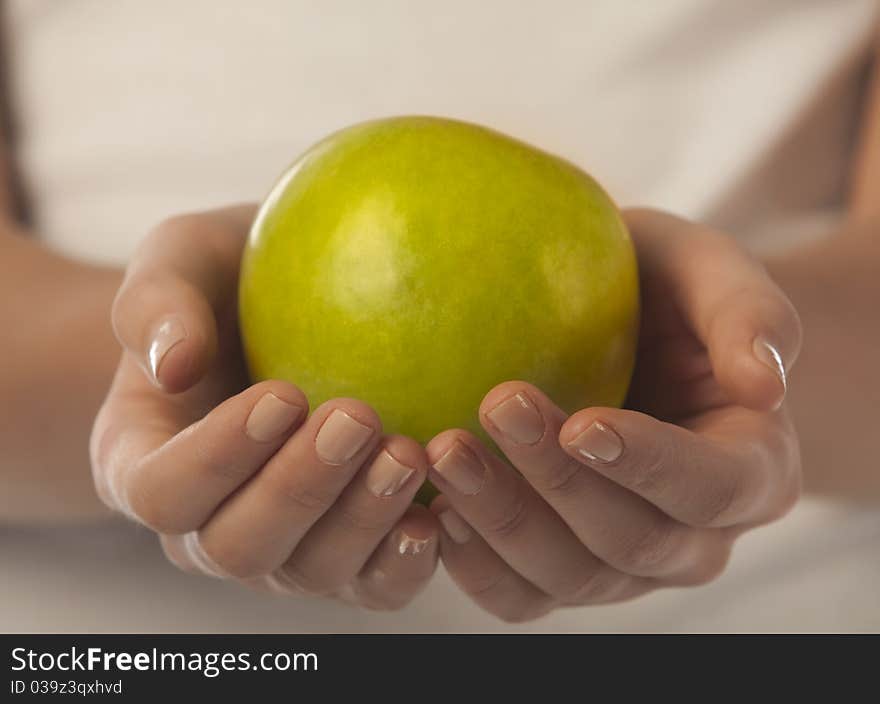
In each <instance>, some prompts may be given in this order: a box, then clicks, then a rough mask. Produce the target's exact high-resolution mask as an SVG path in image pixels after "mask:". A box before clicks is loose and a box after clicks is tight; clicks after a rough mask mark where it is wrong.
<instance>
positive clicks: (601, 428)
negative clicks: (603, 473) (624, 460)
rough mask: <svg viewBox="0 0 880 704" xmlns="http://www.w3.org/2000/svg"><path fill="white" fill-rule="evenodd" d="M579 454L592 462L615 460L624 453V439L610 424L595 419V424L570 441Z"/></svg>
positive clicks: (569, 444)
mask: <svg viewBox="0 0 880 704" xmlns="http://www.w3.org/2000/svg"><path fill="white" fill-rule="evenodd" d="M568 446H569V447H571V448H574V449H575V450H576V451H577V452H578V454H580V455H581V456H582V457H585V458H587V459H588V460H590V461H592V462H601V463H603V464H606V463H608V462H614V460H616V459H618V458H619V457H620V456H621V455H622V454H623V440H621V438H620V436H619V435H618V434H617V433H616V432H615V431H614V429H613V428H611V427H610V426H608V425H605V423H603V422H602V421H598V420H594V421H593V424H592V425H591V426H590V427H589V428H587V429H586V430H585V431H584V432H582V433H581V434H580V435H578V436H577V437H576V438H575V439H574V440H572V441H571V442H570V443H568Z"/></svg>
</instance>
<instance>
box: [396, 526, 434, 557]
mask: <svg viewBox="0 0 880 704" xmlns="http://www.w3.org/2000/svg"><path fill="white" fill-rule="evenodd" d="M430 542H431V539H430V538H413V537H412V536H411V535H407V534H406V533H404V532H403V531H401V533H400V543H398V546H397V551H398V552H399V553H400V554H401V555H419V554H420V553H423V552H425V549H426V548H427V547H428V543H430Z"/></svg>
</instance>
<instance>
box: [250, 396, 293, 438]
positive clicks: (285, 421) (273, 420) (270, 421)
mask: <svg viewBox="0 0 880 704" xmlns="http://www.w3.org/2000/svg"><path fill="white" fill-rule="evenodd" d="M302 410H303V409H302V408H300V407H299V406H297V405H294V404H292V403H287V401H282V400H281V399H280V398H278V397H277V396H276V395H275V394H273V393H271V392H269V393H266V394H263V396H262V397H261V398H260V400H259V401H257V403H256V405H255V406H254V407H253V409H252V410H251V414H250V415H249V416H248V418H247V422H246V423H245V428H244V431H245V433H247V436H248V437H249V438H250V439H251V440H256V441H257V442H269V441H270V440H274V439H275V438H277V437H278V436H279V435H281V434H282V433H283V432H284V431H285V430H288V429H289V428H290V426H291V425H293V423H294V421H295V420H296V419H297V418H299V417H300V415H301V414H302Z"/></svg>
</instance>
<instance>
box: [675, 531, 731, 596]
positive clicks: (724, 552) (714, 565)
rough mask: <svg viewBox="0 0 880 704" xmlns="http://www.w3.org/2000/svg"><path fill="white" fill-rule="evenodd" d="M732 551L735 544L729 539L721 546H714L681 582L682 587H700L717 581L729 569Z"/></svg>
mask: <svg viewBox="0 0 880 704" xmlns="http://www.w3.org/2000/svg"><path fill="white" fill-rule="evenodd" d="M732 551H733V542H732V541H731V540H729V539H728V540H725V541H724V542H722V543H721V544H715V545H713V546H712V547H711V548H710V549H709V551H708V552H707V553H706V554H705V555H704V556H703V558H702V559H701V560H700V561H699V562H698V563H697V565H696V567H695V568H694V569H693V570H692V572H691V574H689V575H688V576H687V578H685V579H684V580H681V585H683V586H689V587H699V586H702V585H704V584H709V583H710V582H713V581H715V580H716V579H718V577H720V576H721V574H722V573H723V572H724V570H725V569H727V565H728V564H729V562H730V556H731V553H732Z"/></svg>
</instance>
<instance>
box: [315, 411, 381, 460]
mask: <svg viewBox="0 0 880 704" xmlns="http://www.w3.org/2000/svg"><path fill="white" fill-rule="evenodd" d="M372 435H373V429H372V428H371V427H370V426H368V425H364V424H363V423H359V422H358V421H356V420H355V419H354V418H352V417H351V416H350V415H348V413H346V412H345V411H343V410H341V409H339V408H337V409H336V410H334V411H333V413H331V414H330V415H329V416H327V419H326V420H325V421H324V424H323V425H322V426H321V429H320V430H319V431H318V435H317V437H316V438H315V450H316V451H317V453H318V457H320V458H321V459H322V460H323V461H324V462H326V463H327V464H335V465H340V464H345V463H346V462H348V461H349V460H350V459H351V458H352V457H354V456H355V455H356V454H357V453H358V451H359V450H360V449H361V448H362V447H363V446H364V445H366V444H367V441H368V440H369V439H370V438H371V437H372Z"/></svg>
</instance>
